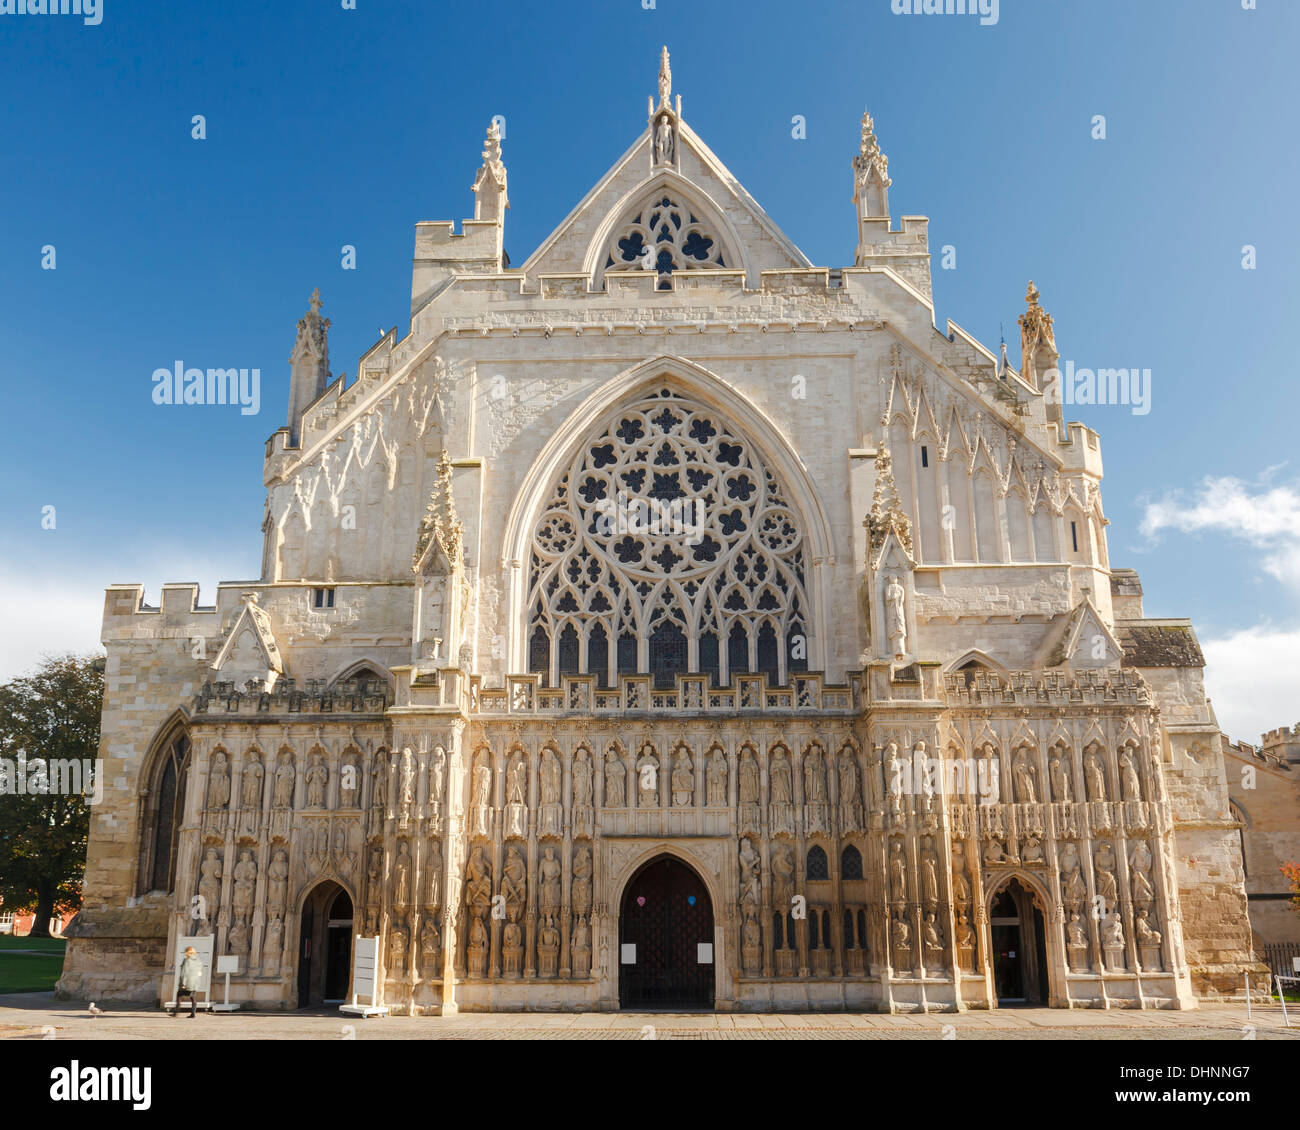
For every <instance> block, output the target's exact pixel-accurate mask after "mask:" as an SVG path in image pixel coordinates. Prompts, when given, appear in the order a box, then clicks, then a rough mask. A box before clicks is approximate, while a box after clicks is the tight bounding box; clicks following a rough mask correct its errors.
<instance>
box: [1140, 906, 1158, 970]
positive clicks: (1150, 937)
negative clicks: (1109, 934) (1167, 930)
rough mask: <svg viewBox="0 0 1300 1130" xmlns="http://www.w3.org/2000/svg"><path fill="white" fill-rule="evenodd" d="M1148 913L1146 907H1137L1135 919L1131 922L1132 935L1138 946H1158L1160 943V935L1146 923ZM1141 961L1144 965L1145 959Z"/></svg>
mask: <svg viewBox="0 0 1300 1130" xmlns="http://www.w3.org/2000/svg"><path fill="white" fill-rule="evenodd" d="M1148 913H1149V909H1148V908H1147V907H1145V906H1141V907H1138V912H1137V918H1136V919H1135V920H1134V922H1133V933H1134V935H1135V936H1136V937H1137V943H1138V945H1140V946H1158V945H1159V944H1160V941H1161V934H1160V931H1159V930H1156V929H1154V928H1153V927H1152V925H1151V923H1150V922H1148V921H1147V914H1148ZM1143 961H1144V964H1145V959H1143Z"/></svg>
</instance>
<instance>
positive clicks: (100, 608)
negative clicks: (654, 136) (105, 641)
mask: <svg viewBox="0 0 1300 1130" xmlns="http://www.w3.org/2000/svg"><path fill="white" fill-rule="evenodd" d="M189 556H190V555H189V554H188V553H184V552H176V551H174V550H172V551H170V552H166V553H165V555H162V556H155V555H154V553H153V552H151V551H150V550H149V549H148V548H142V550H141V552H140V553H139V555H138V556H136V555H127V554H122V555H120V556H105V557H103V558H102V559H100V560H96V561H94V562H92V563H90V565H89V566H88V567H85V566H83V567H82V569H81V571H79V572H77V573H70V572H52V571H50V570H48V569H44V570H43V569H42V567H41V566H40V565H28V567H27V568H26V569H21V567H19V566H18V565H16V564H15V563H13V562H10V563H8V565H7V567H6V568H5V570H4V571H0V591H3V592H4V594H5V608H4V614H3V616H2V617H0V682H5V681H7V680H9V679H15V678H18V677H19V676H21V675H25V674H28V673H30V672H31V671H32V670H33V669H35V668H36V667H37V666H38V665H39V664H40V662H41V657H42V656H44V655H61V654H63V653H65V652H69V651H73V652H77V653H79V654H84V653H87V652H96V653H98V652H101V651H103V647H102V645H101V644H100V642H99V633H100V629H101V627H102V626H103V621H104V590H105V589H106V588H107V587H108V586H109V585H110V584H113V583H115V582H119V581H126V582H127V583H130V582H132V581H136V580H138V581H140V582H141V583H143V584H144V586H145V600H146V602H147V603H149V604H151V605H157V603H158V601H159V598H160V596H161V594H162V585H163V584H164V583H172V582H174V581H191V582H192V581H197V582H198V584H199V601H200V603H202V604H209V605H210V604H212V603H213V602H214V601H215V600H216V597H217V587H216V586H217V581H218V580H221V581H225V580H240V579H243V580H247V579H248V577H249V575H250V569H249V568H248V564H249V563H248V562H247V561H245V560H226V561H220V562H209V563H208V564H207V565H205V566H204V567H203V569H202V571H201V572H200V570H198V569H195V568H194V560H190V561H189V564H185V561H186V559H187V557H189ZM198 556H199V554H195V555H194V558H196V559H197V558H198ZM176 562H181V564H180V566H179V567H177V566H176V564H175V563H176ZM256 572H257V570H256V569H253V570H251V573H252V574H253V575H254V576H255V575H256Z"/></svg>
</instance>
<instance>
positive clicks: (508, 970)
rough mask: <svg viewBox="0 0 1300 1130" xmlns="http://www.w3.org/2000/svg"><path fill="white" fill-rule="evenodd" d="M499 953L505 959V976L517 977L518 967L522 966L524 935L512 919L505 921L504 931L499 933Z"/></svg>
mask: <svg viewBox="0 0 1300 1130" xmlns="http://www.w3.org/2000/svg"><path fill="white" fill-rule="evenodd" d="M501 953H502V956H503V957H504V959H505V962H504V972H505V975H506V976H507V977H518V976H519V967H520V965H522V964H523V956H524V935H523V931H522V930H521V929H520V928H519V923H518V922H516V921H515V920H514V919H513V918H511V919H508V920H507V921H506V925H505V929H504V930H502V931H501Z"/></svg>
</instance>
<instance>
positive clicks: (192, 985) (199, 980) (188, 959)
mask: <svg viewBox="0 0 1300 1130" xmlns="http://www.w3.org/2000/svg"><path fill="white" fill-rule="evenodd" d="M202 984H203V962H202V961H200V960H199V953H198V950H196V949H195V948H194V947H193V946H186V947H185V960H184V961H182V962H181V987H180V989H179V990H178V991H177V993H176V1007H175V1008H173V1009H172V1019H175V1018H176V1014H177V1013H178V1012H179V1011H180V1008H181V997H186V996H187V997H189V998H190V1019H191V1020H193V1019H194V1014H195V1013H196V1012H197V1011H198V1001H197V999H196V998H195V996H194V994H195V993H197V992H198V990H199V986H200V985H202Z"/></svg>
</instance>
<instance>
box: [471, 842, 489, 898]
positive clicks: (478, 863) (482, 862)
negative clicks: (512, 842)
mask: <svg viewBox="0 0 1300 1130" xmlns="http://www.w3.org/2000/svg"><path fill="white" fill-rule="evenodd" d="M465 905H466V906H467V907H469V908H470V911H471V913H476V914H483V913H486V912H487V909H488V907H489V906H491V905H492V865H491V864H490V863H489V862H488V860H487V856H485V855H484V854H483V845H482V844H475V845H474V850H473V851H471V852H470V855H469V860H468V861H467V862H466V864H465Z"/></svg>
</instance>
